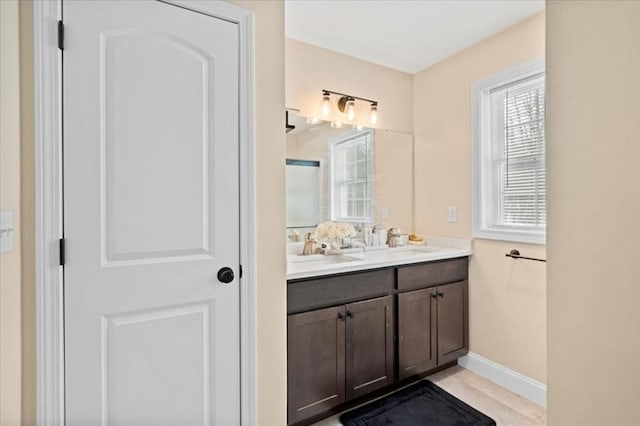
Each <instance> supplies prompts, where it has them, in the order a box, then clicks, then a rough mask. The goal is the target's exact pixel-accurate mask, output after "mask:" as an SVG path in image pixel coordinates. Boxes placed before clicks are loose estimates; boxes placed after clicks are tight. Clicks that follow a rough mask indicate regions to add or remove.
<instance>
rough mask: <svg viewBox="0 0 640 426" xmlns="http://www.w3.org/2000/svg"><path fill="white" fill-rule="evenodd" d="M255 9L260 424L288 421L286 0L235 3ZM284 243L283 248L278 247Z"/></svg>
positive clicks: (258, 390) (245, 0)
mask: <svg viewBox="0 0 640 426" xmlns="http://www.w3.org/2000/svg"><path fill="white" fill-rule="evenodd" d="M234 3H237V4H240V5H242V6H244V7H247V8H249V9H251V10H253V12H254V14H255V15H254V19H255V21H254V22H255V33H254V38H255V115H256V128H255V136H256V152H255V156H256V166H257V170H256V211H255V214H256V247H255V249H256V255H257V259H256V271H255V276H256V277H257V283H256V285H257V289H258V295H257V299H258V301H257V314H258V315H257V323H258V339H257V349H258V389H257V394H258V424H260V425H265V426H266V425H284V424H286V422H287V339H286V333H287V322H286V314H287V294H286V259H285V251H284V246H285V234H284V233H283V232H282V230H283V229H284V228H285V223H284V222H285V183H284V172H285V170H284V159H285V137H284V124H283V122H284V91H285V89H284V75H285V70H284V62H285V60H284V4H283V2H281V1H272V2H271V1H270V2H260V1H247V0H244V1H236V2H234ZM278 247H281V248H282V249H281V250H278V249H277V248H278Z"/></svg>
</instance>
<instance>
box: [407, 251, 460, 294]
mask: <svg viewBox="0 0 640 426" xmlns="http://www.w3.org/2000/svg"><path fill="white" fill-rule="evenodd" d="M468 262H469V261H468V259H467V258H466V257H461V258H458V259H453V260H442V261H438V262H430V263H424V264H421V265H413V266H404V267H401V268H398V290H400V291H404V290H414V289H418V288H424V287H431V286H434V285H439V284H446V283H452V282H455V281H463V280H466V279H467V274H468Z"/></svg>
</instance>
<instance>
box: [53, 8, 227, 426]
mask: <svg viewBox="0 0 640 426" xmlns="http://www.w3.org/2000/svg"><path fill="white" fill-rule="evenodd" d="M63 19H64V24H65V46H64V51H63V127H64V129H63V141H64V142H63V145H64V153H63V158H64V235H65V240H66V264H65V267H64V309H65V313H64V318H65V357H66V366H65V374H66V389H65V404H66V422H67V425H71V426H73V425H82V426H89V425H105V426H107V425H108V426H116V425H126V426H132V425H149V426H151V425H154V426H158V425H209V424H216V425H238V424H239V423H240V384H239V380H240V347H239V346H240V339H239V282H240V280H239V273H240V271H239V176H238V174H239V168H238V145H239V143H238V142H239V141H238V119H239V117H238V74H239V60H238V58H239V51H238V37H239V35H238V28H237V25H236V24H234V23H231V22H228V21H225V20H221V19H217V18H214V17H211V16H208V15H205V14H202V13H197V12H194V11H191V10H188V9H186V8H183V7H178V6H176V5H171V4H167V3H163V2H158V1H64V2H63ZM226 268H227V269H226ZM227 281H228V282H227Z"/></svg>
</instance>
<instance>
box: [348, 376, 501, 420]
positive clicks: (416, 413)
mask: <svg viewBox="0 0 640 426" xmlns="http://www.w3.org/2000/svg"><path fill="white" fill-rule="evenodd" d="M340 421H341V422H342V424H343V425H345V426H383V425H384V426H463V425H474V426H476V425H477V426H495V424H496V422H495V421H494V420H493V419H492V418H490V417H487V416H485V415H484V414H482V413H481V412H480V411H478V410H476V409H475V408H473V407H471V406H469V405H467V404H465V403H464V402H462V401H460V400H459V399H458V398H456V397H455V396H453V395H451V394H450V393H447V392H445V391H444V390H442V389H440V388H439V387H438V386H436V385H434V384H433V383H431V382H430V381H428V380H421V381H419V382H418V383H416V384H413V385H411V386H409V387H406V388H404V389H401V390H399V391H398V392H396V393H393V394H391V395H388V396H385V397H384V398H381V399H379V400H377V401H373V402H371V403H369V404H367V405H364V406H362V407H359V408H356V409H354V410H351V411H348V412H346V413H344V414H343V415H341V416H340Z"/></svg>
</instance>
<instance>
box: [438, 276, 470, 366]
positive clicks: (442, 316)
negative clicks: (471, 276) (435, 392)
mask: <svg viewBox="0 0 640 426" xmlns="http://www.w3.org/2000/svg"><path fill="white" fill-rule="evenodd" d="M468 286H469V282H468V281H460V282H457V283H453V284H447V285H444V286H440V287H438V289H437V291H438V294H439V297H438V364H439V365H440V364H444V363H446V362H449V361H454V360H456V359H457V358H459V357H461V356H462V355H464V354H466V353H467V351H468V349H469V331H468V326H467V314H468V312H469V306H468V299H467V294H468Z"/></svg>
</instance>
